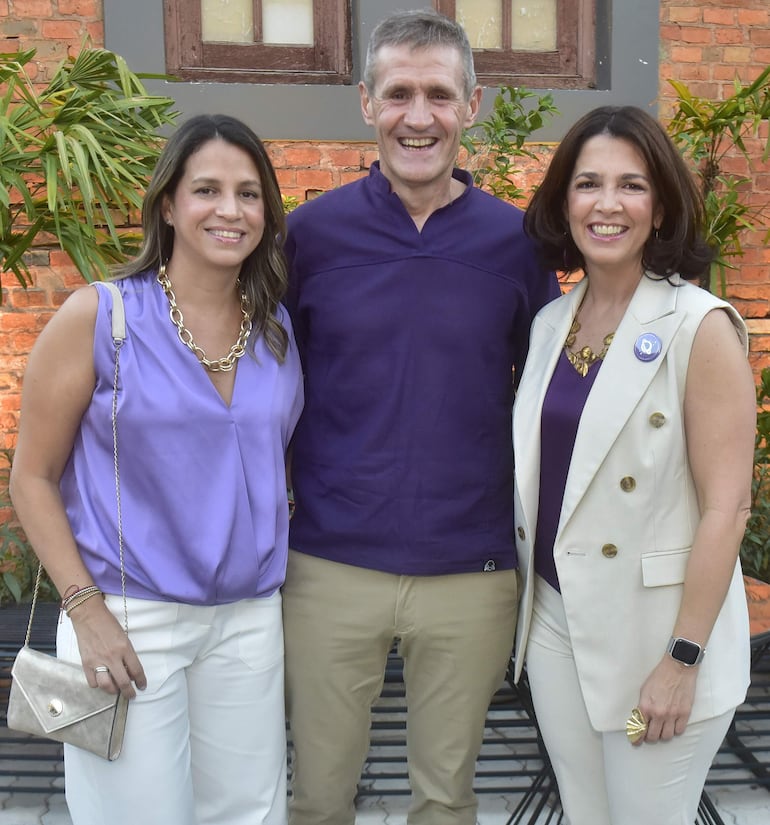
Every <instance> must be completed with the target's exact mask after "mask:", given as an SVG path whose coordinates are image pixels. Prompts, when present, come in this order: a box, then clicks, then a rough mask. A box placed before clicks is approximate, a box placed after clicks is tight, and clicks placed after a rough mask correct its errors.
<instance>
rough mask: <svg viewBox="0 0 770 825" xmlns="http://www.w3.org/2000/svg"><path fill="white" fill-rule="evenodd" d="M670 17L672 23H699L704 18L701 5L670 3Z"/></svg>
mask: <svg viewBox="0 0 770 825" xmlns="http://www.w3.org/2000/svg"><path fill="white" fill-rule="evenodd" d="M668 19H669V20H670V21H671V22H672V23H699V22H700V21H701V20H702V19H703V18H702V11H701V8H700V7H699V6H673V5H669V8H668Z"/></svg>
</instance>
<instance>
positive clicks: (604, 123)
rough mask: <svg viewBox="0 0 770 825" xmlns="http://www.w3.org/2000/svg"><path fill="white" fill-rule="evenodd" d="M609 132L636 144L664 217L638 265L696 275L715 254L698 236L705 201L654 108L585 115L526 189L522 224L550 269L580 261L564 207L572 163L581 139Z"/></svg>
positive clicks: (666, 272) (573, 265)
mask: <svg viewBox="0 0 770 825" xmlns="http://www.w3.org/2000/svg"><path fill="white" fill-rule="evenodd" d="M596 135H610V136H611V137H614V138H620V139H622V140H625V141H627V142H628V143H630V144H631V145H632V146H634V147H635V148H636V150H637V151H638V152H639V154H640V155H641V156H642V158H643V160H644V162H645V164H646V165H647V170H648V174H649V176H650V182H651V184H652V190H653V195H654V197H655V200H656V204H657V205H659V206H660V207H661V208H662V212H663V223H662V224H661V226H660V228H659V230H658V231H657V232H653V233H652V235H651V236H650V238H649V239H648V241H647V243H646V244H645V246H644V250H643V253H642V264H643V266H644V268H645V269H646V270H649V271H650V272H652V273H654V274H656V275H659V276H661V277H669V276H670V275H673V274H674V273H677V272H678V273H679V274H680V275H681V276H682V277H683V278H697V277H699V276H700V275H702V274H703V273H704V272H705V271H706V270H707V269H708V265H709V264H710V263H711V261H712V260H713V259H714V251H713V250H712V249H711V248H710V247H709V246H708V245H707V244H706V242H705V240H704V238H703V200H702V198H701V195H700V193H699V192H698V188H697V186H696V185H695V181H694V180H693V176H692V174H691V172H690V170H689V169H688V168H687V165H686V164H685V162H684V160H683V158H682V156H681V155H680V154H679V151H678V150H677V148H676V147H675V146H674V144H673V143H672V142H671V139H670V138H669V136H668V135H667V134H666V132H665V130H664V128H663V127H662V126H661V124H660V123H659V122H658V121H657V120H656V119H655V118H654V117H652V115H649V114H648V113H647V112H645V111H644V110H642V109H639V108H637V107H636V106H601V107H599V108H598V109H593V110H592V111H590V112H588V114H586V115H584V116H583V117H582V118H580V120H578V121H577V123H575V125H574V126H573V127H572V128H571V129H570V130H569V131H568V132H567V134H566V135H565V136H564V138H563V140H562V141H561V143H559V145H558V147H557V148H556V151H555V152H554V155H553V158H552V160H551V163H550V165H549V167H548V171H547V172H546V174H545V177H544V179H543V182H542V183H541V184H540V186H539V187H538V189H537V191H536V192H535V194H534V195H533V196H532V200H531V201H530V204H529V207H528V208H527V211H526V214H525V216H524V229H525V231H526V233H527V234H528V235H529V236H530V237H531V238H532V239H533V240H535V241H536V242H537V243H538V244H539V246H540V251H541V255H542V258H543V262H544V263H545V265H546V266H548V267H549V268H550V269H556V270H563V271H566V272H574V271H575V270H578V269H584V267H585V260H584V258H583V255H582V254H581V252H580V250H579V249H578V248H577V246H575V242H574V241H573V240H572V236H571V235H570V231H569V222H568V220H567V215H566V211H565V206H566V202H567V191H568V189H569V186H570V183H571V181H572V177H573V175H574V171H575V163H576V162H577V159H578V155H579V154H580V152H581V150H582V149H583V146H584V145H585V143H586V141H588V140H590V139H591V138H592V137H595V136H596Z"/></svg>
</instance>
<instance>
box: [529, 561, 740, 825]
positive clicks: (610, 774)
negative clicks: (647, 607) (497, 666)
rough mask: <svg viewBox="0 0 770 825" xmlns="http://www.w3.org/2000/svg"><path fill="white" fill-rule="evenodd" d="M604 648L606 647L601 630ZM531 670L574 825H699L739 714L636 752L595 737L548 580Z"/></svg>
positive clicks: (608, 735) (539, 588) (541, 589)
mask: <svg viewBox="0 0 770 825" xmlns="http://www.w3.org/2000/svg"><path fill="white" fill-rule="evenodd" d="M596 643H597V644H598V645H599V644H602V637H601V628H597V631H596ZM526 665H527V673H528V675H529V683H530V687H531V689H532V699H533V703H534V705H535V713H536V714H537V720H538V723H539V725H540V730H541V732H542V735H543V741H544V742H545V745H546V748H547V750H548V755H549V757H550V758H551V762H552V764H553V769H554V772H555V774H556V779H557V782H558V784H559V793H560V795H561V800H562V804H563V807H564V812H565V815H566V818H567V820H568V822H569V823H570V825H652V823H655V825H692V823H693V822H694V821H695V817H696V813H697V808H698V801H699V799H700V796H701V792H702V790H703V785H704V783H705V781H706V775H707V774H708V771H709V768H710V766H711V763H712V761H713V759H714V756H715V755H716V752H717V750H718V749H719V746H720V744H721V743H722V740H723V739H724V737H725V734H726V733H727V729H728V728H729V726H730V721H731V720H732V718H733V714H734V710H731V711H730V712H729V713H725V714H723V715H722V716H718V717H716V718H713V719H707V720H705V721H702V722H696V723H692V724H689V725H688V726H687V729H686V730H685V732H684V733H683V734H682V735H681V736H675V737H674V738H673V739H671V740H669V741H667V742H657V743H655V744H646V743H645V744H642V745H641V746H638V747H632V746H631V744H630V743H629V741H628V739H627V738H626V733H625V730H622V731H609V732H605V733H601V732H597V731H595V730H594V729H593V728H592V727H591V723H590V721H589V719H588V712H587V711H586V707H585V704H584V702H583V696H582V693H581V690H580V682H579V680H578V675H577V670H576V668H575V661H574V659H573V657H572V647H571V644H570V639H569V634H568V632H567V622H566V617H565V614H564V607H563V603H562V599H561V595H560V594H559V593H558V592H557V591H556V590H554V589H553V588H552V587H551V586H550V585H548V584H547V583H546V582H545V581H544V580H543V579H541V578H540V577H538V580H537V582H536V585H535V601H534V612H533V616H532V628H531V631H530V635H529V642H528V645H527V657H526ZM640 687H641V685H640ZM607 690H612V685H607ZM630 710H631V708H629V712H630Z"/></svg>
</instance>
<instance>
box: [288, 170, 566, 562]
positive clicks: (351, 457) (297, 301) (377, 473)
mask: <svg viewBox="0 0 770 825" xmlns="http://www.w3.org/2000/svg"><path fill="white" fill-rule="evenodd" d="M454 174H455V177H456V178H457V179H458V180H461V181H462V182H463V183H465V184H466V189H465V190H464V192H463V194H462V195H460V196H459V197H458V198H457V199H456V200H454V201H453V202H452V203H450V204H448V205H447V206H445V207H443V208H441V209H439V210H437V211H436V212H434V213H433V214H432V215H431V217H430V218H429V219H428V220H427V222H426V223H425V225H424V226H423V228H422V230H421V231H418V229H417V227H416V226H415V224H414V222H413V220H412V218H411V217H410V216H409V214H408V213H407V211H406V209H405V208H404V205H403V204H402V202H401V200H400V199H399V198H398V196H397V195H395V194H393V193H392V192H391V189H390V185H389V183H388V181H387V179H386V178H385V177H384V176H383V175H382V174H381V172H380V170H379V168H378V166H377V165H375V166H374V167H373V168H372V170H371V172H370V175H369V176H368V177H367V178H364V179H362V180H359V181H356V182H354V183H351V184H348V185H347V186H343V187H341V188H340V189H337V190H335V191H332V192H329V193H327V194H325V195H322V196H321V197H320V198H318V199H316V200H314V201H312V202H310V203H308V204H305V205H304V206H301V207H300V208H299V209H297V210H296V211H295V212H293V213H292V214H291V215H290V216H289V236H288V244H287V253H288V256H289V261H290V292H289V297H288V299H287V303H288V306H289V310H290V312H291V313H292V319H293V321H294V328H295V332H296V334H297V343H298V345H299V348H300V352H301V355H302V358H303V366H304V370H305V381H306V383H305V396H306V406H305V412H304V414H303V416H302V419H301V421H300V423H299V425H298V427H297V432H296V436H295V440H294V446H293V459H292V476H293V482H294V490H295V495H296V502H297V504H296V512H295V515H294V518H293V520H292V523H291V537H290V539H291V546H292V548H295V549H297V550H299V551H301V552H304V553H309V554H311V555H315V556H319V557H323V558H326V559H330V560H332V561H337V562H343V563H346V564H353V565H357V566H360V567H365V568H370V569H375V570H382V571H386V572H389V573H396V574H409V575H436V574H443V573H464V572H472V571H481V570H483V569H485V568H486V569H506V568H508V569H510V568H512V567H515V566H516V552H515V545H514V537H513V456H512V448H511V406H512V400H513V380H512V375H511V368H512V367H514V366H515V367H516V370H517V371H519V370H521V368H522V366H523V364H524V358H525V356H526V352H527V343H528V339H529V328H530V323H531V321H532V318H533V316H534V315H535V313H536V312H537V311H538V310H539V309H540V307H541V306H542V305H543V304H545V303H546V302H547V301H548V300H550V299H551V298H553V297H555V296H556V295H558V294H559V289H558V284H557V282H556V279H555V276H554V275H553V274H552V273H547V272H545V271H544V270H543V269H542V268H541V267H540V266H539V265H538V264H537V262H536V259H535V251H534V247H533V245H532V243H531V242H530V241H529V239H527V237H526V236H525V235H524V233H523V230H522V214H521V212H520V210H518V209H516V208H515V207H513V206H511V205H509V204H506V203H503V202H502V201H500V200H498V199H496V198H493V197H492V196H491V195H489V194H487V193H485V192H482V191H481V190H479V189H477V188H475V187H474V186H473V185H472V182H471V179H470V176H469V175H467V174H466V173H464V172H460V171H459V170H455V173H454Z"/></svg>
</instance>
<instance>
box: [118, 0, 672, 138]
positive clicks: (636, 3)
mask: <svg viewBox="0 0 770 825" xmlns="http://www.w3.org/2000/svg"><path fill="white" fill-rule="evenodd" d="M352 2H353V23H352V29H353V79H354V81H355V82H357V81H358V80H359V79H360V74H361V69H362V64H363V60H364V55H365V51H366V41H367V39H368V37H369V33H370V32H371V30H372V27H373V26H374V25H375V24H376V23H377V22H378V21H379V20H380V19H382V18H383V17H385V16H386V15H387V14H388V13H389V12H391V11H397V10H399V9H403V8H406V7H409V6H410V5H411V6H413V7H415V8H416V7H430V5H431V4H430V3H417V2H414V3H411V4H410V3H408V2H407V3H404V2H403V0H401V2H398V0H352ZM597 6H598V8H597V55H598V79H597V80H598V82H597V86H598V87H599V88H597V89H591V90H580V91H555V92H554V98H555V101H556V105H557V107H558V108H559V110H560V112H561V113H562V117H560V118H557V119H556V120H555V121H554V122H553V123H552V124H551V125H549V126H548V127H546V128H545V129H543V130H542V132H541V133H539V134H538V135H537V138H538V139H542V140H558V139H559V138H560V137H561V136H562V134H563V133H564V131H565V130H566V128H567V127H568V126H569V125H570V124H571V123H572V122H573V121H574V120H575V119H576V118H577V117H578V116H579V115H581V114H582V113H584V112H586V111H588V110H589V109H591V108H593V107H594V106H600V105H604V104H607V103H633V104H636V105H638V106H643V107H651V108H652V111H653V113H654V112H655V111H656V105H655V104H656V98H657V95H658V43H659V35H658V25H659V23H658V13H659V12H658V0H597ZM104 18H105V19H104V23H105V45H106V47H107V48H108V49H111V50H112V51H114V52H117V53H118V54H120V55H122V56H123V57H125V58H126V60H127V61H128V64H129V66H130V67H131V68H132V69H133V70H134V71H142V72H152V73H161V74H162V73H164V72H165V60H164V41H163V3H162V0H104ZM146 85H147V87H148V90H149V91H150V92H153V93H156V94H166V95H169V96H170V97H173V98H174V99H175V100H176V102H177V107H178V108H179V110H180V111H181V112H182V114H183V116H189V115H193V114H199V113H202V112H222V113H225V114H231V115H235V116H237V117H240V118H241V119H243V120H245V121H247V122H248V123H249V124H250V125H251V126H252V127H253V128H254V129H255V130H256V131H257V132H258V133H259V135H260V137H263V138H266V139H277V140H281V139H283V140H291V139H297V140H302V139H308V140H370V139H372V132H371V130H370V129H369V128H368V127H367V126H366V125H365V124H364V123H363V121H362V119H361V114H360V108H359V103H358V92H357V90H356V88H355V86H352V87H351V86H315V85H313V86H310V85H291V84H286V85H261V84H245V83H167V82H165V81H147V84H146ZM495 92H496V89H494V88H493V89H487V90H485V94H484V104H483V108H482V114H481V116H482V117H483V115H484V111H485V110H486V109H488V107H489V106H490V105H491V103H492V101H493V99H494V96H495Z"/></svg>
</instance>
